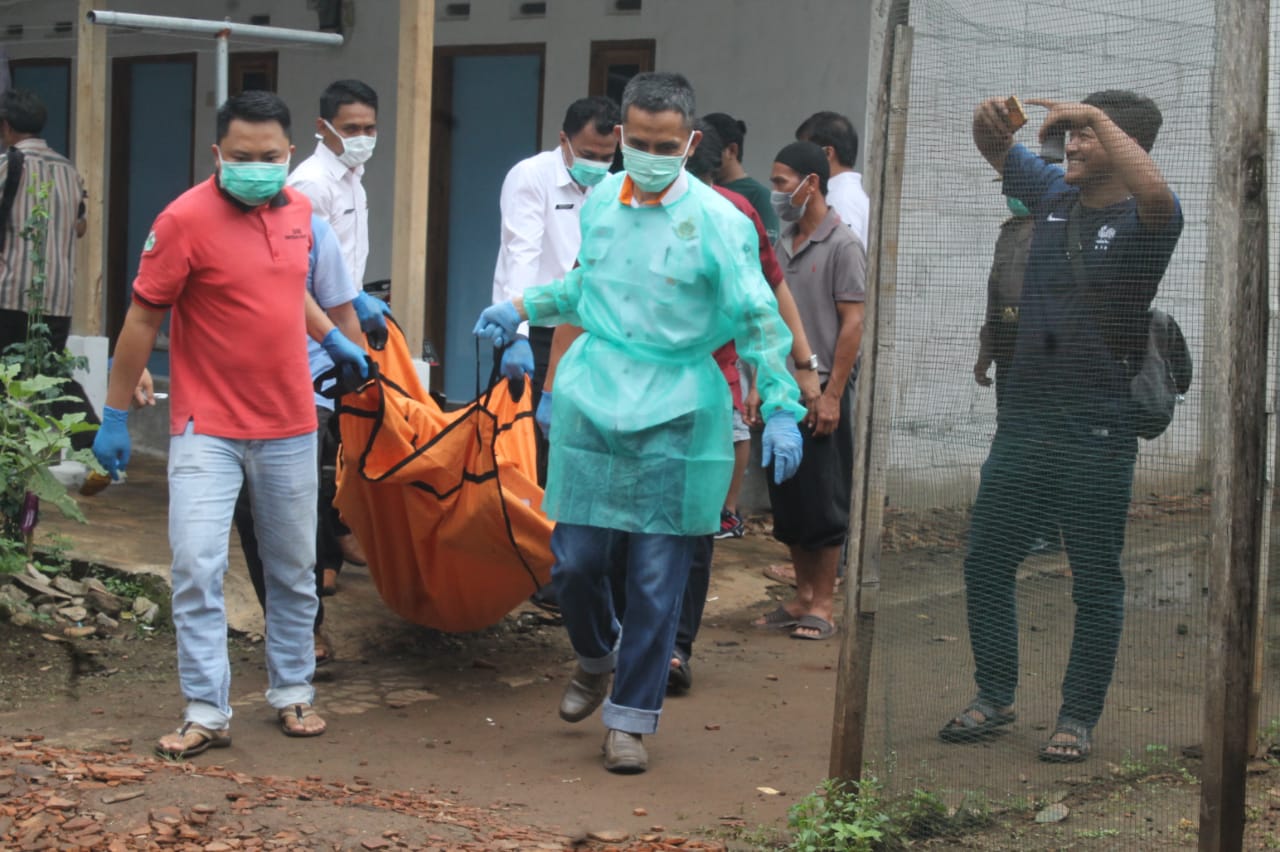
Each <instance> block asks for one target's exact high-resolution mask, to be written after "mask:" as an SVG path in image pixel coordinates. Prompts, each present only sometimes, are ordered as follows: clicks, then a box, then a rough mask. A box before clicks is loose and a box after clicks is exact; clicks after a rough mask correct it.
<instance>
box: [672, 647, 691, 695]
mask: <svg viewBox="0 0 1280 852" xmlns="http://www.w3.org/2000/svg"><path fill="white" fill-rule="evenodd" d="M671 662H672V663H673V664H674V665H672V666H671V668H670V669H669V670H668V671H667V692H669V693H672V694H674V695H683V694H684V693H686V692H688V691H689V689H690V688H691V687H692V686H693V669H691V668H689V660H688V658H686V657H685V655H684V654H682V653H680V652H679V651H676V652H675V653H673V654H672V655H671Z"/></svg>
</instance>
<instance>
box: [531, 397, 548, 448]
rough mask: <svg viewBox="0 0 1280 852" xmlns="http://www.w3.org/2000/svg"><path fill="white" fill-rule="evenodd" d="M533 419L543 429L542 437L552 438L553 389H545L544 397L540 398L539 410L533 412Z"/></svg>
mask: <svg viewBox="0 0 1280 852" xmlns="http://www.w3.org/2000/svg"><path fill="white" fill-rule="evenodd" d="M533 419H534V421H535V422H536V423H537V424H538V428H539V429H541V430H542V437H544V438H547V439H548V440H550V438H551V391H549V390H544V391H543V392H542V399H540V400H538V410H537V411H535V412H534V413H533Z"/></svg>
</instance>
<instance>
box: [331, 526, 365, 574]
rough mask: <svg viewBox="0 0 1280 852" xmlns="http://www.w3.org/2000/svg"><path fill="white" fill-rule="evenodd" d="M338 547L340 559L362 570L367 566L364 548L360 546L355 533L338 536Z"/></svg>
mask: <svg viewBox="0 0 1280 852" xmlns="http://www.w3.org/2000/svg"><path fill="white" fill-rule="evenodd" d="M338 547H339V548H341V550H342V558H343V559H345V560H346V561H348V562H350V563H351V564H352V565H355V566H357V567H360V568H363V567H364V566H366V565H368V564H369V560H368V558H367V557H366V556H365V555H364V548H363V547H361V546H360V541H359V539H357V538H356V536H355V533H347V534H346V535H340V536H338Z"/></svg>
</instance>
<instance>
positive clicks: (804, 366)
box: [796, 353, 818, 370]
mask: <svg viewBox="0 0 1280 852" xmlns="http://www.w3.org/2000/svg"><path fill="white" fill-rule="evenodd" d="M796 369H797V370H817V369H818V356H817V353H814V354H813V355H810V356H809V360H807V361H803V362H802V361H796Z"/></svg>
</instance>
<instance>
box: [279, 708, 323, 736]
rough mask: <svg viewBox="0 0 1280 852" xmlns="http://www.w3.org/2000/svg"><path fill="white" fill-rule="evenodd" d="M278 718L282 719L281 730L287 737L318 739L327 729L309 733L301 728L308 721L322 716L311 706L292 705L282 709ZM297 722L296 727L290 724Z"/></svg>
mask: <svg viewBox="0 0 1280 852" xmlns="http://www.w3.org/2000/svg"><path fill="white" fill-rule="evenodd" d="M277 716H278V717H279V719H280V730H281V731H283V732H284V735H285V736H286V737H318V736H320V735H321V734H323V733H324V732H325V730H326V728H319V729H318V730H314V731H309V730H307V729H306V728H304V727H301V726H302V725H303V724H304V722H305V720H307V719H311V718H317V719H318V718H320V714H318V713H317V712H316V711H315V709H314V708H313V707H312V706H311V705H310V704H290V705H289V706H288V707H281V708H280V711H279V713H278V714H277ZM295 721H296V722H297V723H298V726H296V727H295V726H293V725H291V724H290V723H291V722H295Z"/></svg>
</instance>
